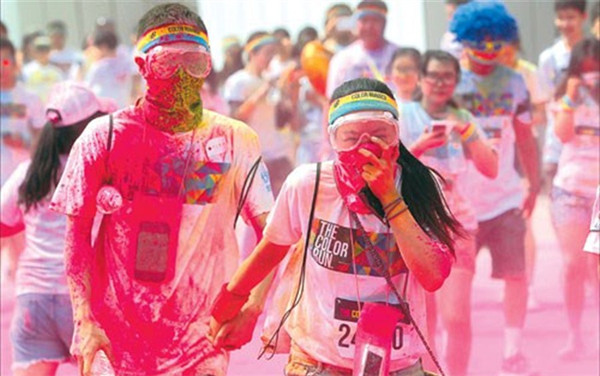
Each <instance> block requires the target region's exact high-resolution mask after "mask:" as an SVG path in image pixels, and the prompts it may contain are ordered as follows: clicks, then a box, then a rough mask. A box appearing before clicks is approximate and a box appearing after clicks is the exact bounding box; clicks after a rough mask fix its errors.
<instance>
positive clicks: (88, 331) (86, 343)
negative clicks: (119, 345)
mask: <svg viewBox="0 0 600 376" xmlns="http://www.w3.org/2000/svg"><path fill="white" fill-rule="evenodd" d="M80 325H81V326H80V328H79V338H80V343H79V353H80V354H81V355H80V356H78V358H77V363H78V364H79V375H80V376H89V375H90V374H91V369H92V362H93V361H94V357H95V356H96V353H97V352H98V351H99V350H102V351H104V353H105V354H106V357H107V358H108V360H109V361H110V363H111V364H114V357H113V353H112V347H111V345H110V341H109V340H108V337H106V333H105V332H104V330H103V329H102V328H100V327H99V326H98V324H96V323H95V322H93V321H91V320H85V321H83V322H82V323H81V324H80Z"/></svg>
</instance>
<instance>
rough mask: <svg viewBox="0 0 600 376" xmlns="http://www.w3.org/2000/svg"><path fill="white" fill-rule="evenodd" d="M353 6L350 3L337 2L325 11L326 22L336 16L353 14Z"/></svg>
mask: <svg viewBox="0 0 600 376" xmlns="http://www.w3.org/2000/svg"><path fill="white" fill-rule="evenodd" d="M351 15H352V8H350V6H348V4H344V3H336V4H333V5H332V6H330V7H329V8H327V12H326V13H325V24H327V22H329V20H330V19H331V18H332V17H336V16H351Z"/></svg>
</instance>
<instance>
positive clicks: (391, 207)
mask: <svg viewBox="0 0 600 376" xmlns="http://www.w3.org/2000/svg"><path fill="white" fill-rule="evenodd" d="M402 201H404V199H403V198H402V196H398V198H397V199H395V200H394V201H392V202H390V203H389V204H387V205H386V206H384V207H383V212H384V213H386V215H387V213H388V212H390V211H392V210H394V208H395V207H396V206H398V205H399V204H400V203H401V202H402Z"/></svg>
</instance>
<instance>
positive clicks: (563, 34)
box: [538, 0, 587, 184]
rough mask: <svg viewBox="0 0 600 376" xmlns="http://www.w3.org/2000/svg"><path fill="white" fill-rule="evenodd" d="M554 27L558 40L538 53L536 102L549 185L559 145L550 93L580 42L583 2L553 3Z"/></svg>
mask: <svg viewBox="0 0 600 376" xmlns="http://www.w3.org/2000/svg"><path fill="white" fill-rule="evenodd" d="M554 12H555V14H556V18H555V19H554V25H555V26H556V28H557V29H558V32H559V33H560V38H559V39H558V40H557V41H556V42H555V43H554V44H553V45H552V46H550V47H548V48H547V49H545V50H544V51H542V53H541V54H540V57H539V60H538V76H539V77H538V82H539V88H540V91H539V93H540V94H541V96H540V99H541V101H542V102H543V103H544V104H545V105H546V121H547V124H546V131H545V135H543V137H544V150H543V157H542V158H543V172H544V180H545V181H546V182H547V183H548V184H550V183H551V182H552V180H553V179H554V175H555V174H556V168H557V165H558V160H559V158H560V151H561V143H560V141H559V140H558V139H557V138H556V136H555V134H554V131H553V130H552V129H553V127H554V119H555V116H554V114H553V107H554V106H555V104H554V103H553V102H554V100H553V97H554V93H555V92H556V89H557V87H558V85H559V83H560V82H561V81H562V80H563V79H564V77H565V74H566V72H567V67H568V65H569V60H570V59H571V49H572V48H573V46H575V44H577V42H579V41H580V40H582V39H583V38H584V35H585V32H584V30H583V26H584V23H585V20H586V18H587V13H586V0H554Z"/></svg>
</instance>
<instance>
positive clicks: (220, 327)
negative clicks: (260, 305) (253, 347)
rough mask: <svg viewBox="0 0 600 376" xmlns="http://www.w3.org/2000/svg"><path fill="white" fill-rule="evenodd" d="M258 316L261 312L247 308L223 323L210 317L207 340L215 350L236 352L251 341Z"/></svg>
mask: <svg viewBox="0 0 600 376" xmlns="http://www.w3.org/2000/svg"><path fill="white" fill-rule="evenodd" d="M260 314H261V310H259V309H253V308H252V307H248V308H244V309H242V311H240V313H238V314H237V316H235V317H234V318H233V319H231V320H229V321H226V322H224V323H220V322H218V321H217V320H215V318H214V317H211V318H210V328H209V331H208V339H209V340H210V341H211V342H212V344H213V346H214V347H216V348H222V349H224V350H227V351H232V350H238V349H240V348H241V347H242V346H244V345H245V344H246V343H248V342H250V340H251V339H252V334H253V333H254V327H255V326H256V322H257V321H258V317H259V316H260Z"/></svg>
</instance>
